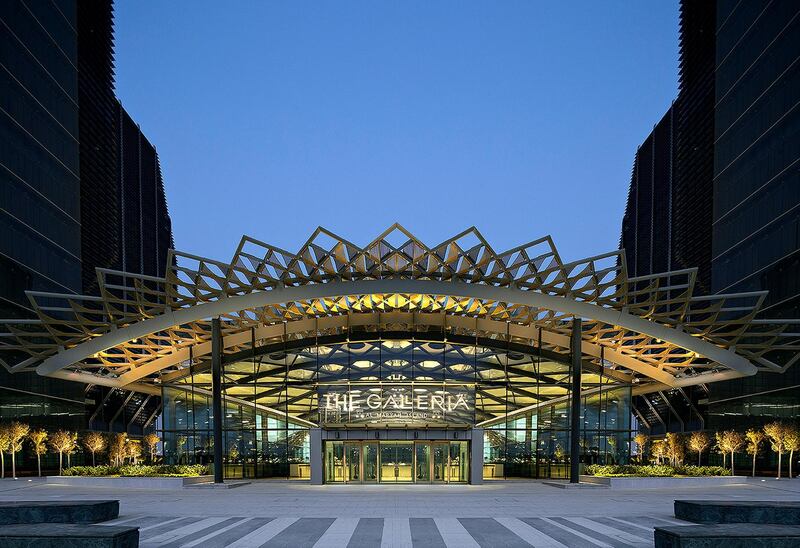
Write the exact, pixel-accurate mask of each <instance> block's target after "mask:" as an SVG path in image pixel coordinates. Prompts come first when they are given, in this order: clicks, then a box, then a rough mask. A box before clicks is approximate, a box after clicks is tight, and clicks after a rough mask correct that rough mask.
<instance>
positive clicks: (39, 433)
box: [28, 428, 47, 477]
mask: <svg viewBox="0 0 800 548" xmlns="http://www.w3.org/2000/svg"><path fill="white" fill-rule="evenodd" d="M28 439H29V440H30V442H31V445H32V446H33V452H34V453H36V469H37V470H38V472H39V477H41V476H42V455H44V454H45V453H47V444H46V443H45V442H46V441H47V431H45V430H42V429H41V428H40V429H37V430H32V431H31V432H30V433H29V434H28Z"/></svg>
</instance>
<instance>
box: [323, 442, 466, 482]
mask: <svg viewBox="0 0 800 548" xmlns="http://www.w3.org/2000/svg"><path fill="white" fill-rule="evenodd" d="M323 464H324V471H323V474H324V478H325V483H467V482H468V481H469V443H468V442H466V441H452V442H447V441H417V442H412V441H381V442H378V441H361V440H357V441H327V442H325V446H324V450H323Z"/></svg>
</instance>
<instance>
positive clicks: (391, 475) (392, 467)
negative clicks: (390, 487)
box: [381, 443, 400, 483]
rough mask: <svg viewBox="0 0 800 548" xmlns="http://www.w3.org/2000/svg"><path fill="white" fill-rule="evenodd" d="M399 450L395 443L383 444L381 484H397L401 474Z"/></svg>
mask: <svg viewBox="0 0 800 548" xmlns="http://www.w3.org/2000/svg"><path fill="white" fill-rule="evenodd" d="M399 471H400V469H399V467H398V466H397V449H396V447H395V445H394V444H393V443H382V444H381V483H395V482H396V481H397V476H398V474H399Z"/></svg>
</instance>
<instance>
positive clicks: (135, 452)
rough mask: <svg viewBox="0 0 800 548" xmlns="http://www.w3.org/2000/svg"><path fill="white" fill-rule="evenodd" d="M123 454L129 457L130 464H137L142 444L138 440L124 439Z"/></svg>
mask: <svg viewBox="0 0 800 548" xmlns="http://www.w3.org/2000/svg"><path fill="white" fill-rule="evenodd" d="M125 456H126V457H128V458H129V459H131V464H138V461H139V458H140V457H141V456H142V444H141V443H140V442H139V440H132V439H128V440H126V441H125Z"/></svg>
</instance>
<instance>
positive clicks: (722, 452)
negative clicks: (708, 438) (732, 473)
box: [714, 432, 728, 468]
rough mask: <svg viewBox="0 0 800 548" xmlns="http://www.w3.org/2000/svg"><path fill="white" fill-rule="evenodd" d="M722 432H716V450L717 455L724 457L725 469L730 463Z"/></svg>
mask: <svg viewBox="0 0 800 548" xmlns="http://www.w3.org/2000/svg"><path fill="white" fill-rule="evenodd" d="M722 434H723V433H722V432H714V448H715V449H716V450H717V453H719V454H720V455H722V467H723V468H725V467H726V466H727V463H728V451H727V450H726V449H725V447H724V445H725V442H724V441H722Z"/></svg>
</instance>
